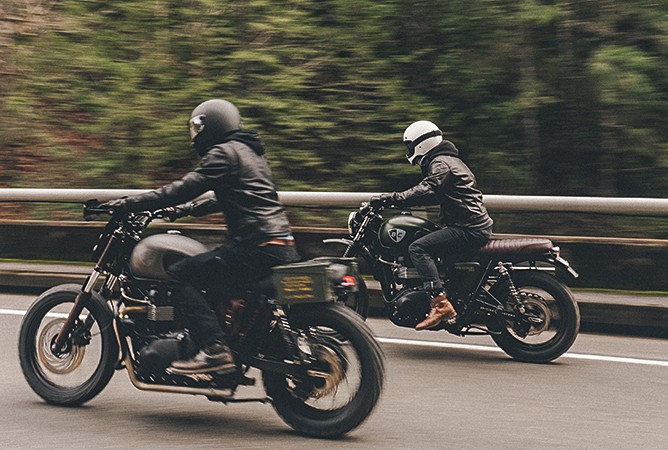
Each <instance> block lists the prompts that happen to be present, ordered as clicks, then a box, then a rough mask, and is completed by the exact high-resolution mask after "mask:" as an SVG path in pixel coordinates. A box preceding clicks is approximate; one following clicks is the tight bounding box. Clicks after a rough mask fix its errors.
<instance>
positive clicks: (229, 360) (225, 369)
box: [169, 340, 236, 375]
mask: <svg viewBox="0 0 668 450" xmlns="http://www.w3.org/2000/svg"><path fill="white" fill-rule="evenodd" d="M235 370H236V365H235V364H234V357H233V356H232V352H231V351H230V349H229V347H228V346H227V345H226V344H225V342H223V341H221V340H217V341H215V342H213V343H212V344H208V345H205V346H204V347H203V348H202V349H201V350H200V351H199V353H197V354H196V355H195V356H193V357H192V358H190V359H184V360H180V361H174V362H173V363H172V365H171V367H170V368H169V371H170V372H171V373H176V374H181V375H190V374H199V373H210V372H216V373H219V374H226V373H232V372H234V371H235Z"/></svg>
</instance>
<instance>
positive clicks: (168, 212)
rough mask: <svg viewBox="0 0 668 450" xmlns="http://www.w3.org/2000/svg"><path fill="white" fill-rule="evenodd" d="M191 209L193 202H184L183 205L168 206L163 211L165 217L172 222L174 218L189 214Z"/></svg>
mask: <svg viewBox="0 0 668 450" xmlns="http://www.w3.org/2000/svg"><path fill="white" fill-rule="evenodd" d="M192 210H193V204H192V203H186V204H185V205H179V206H169V207H167V208H165V209H164V210H163V211H164V212H165V217H166V218H167V219H169V221H170V222H174V221H175V220H176V219H180V218H181V217H185V216H189V215H190V214H191V213H192Z"/></svg>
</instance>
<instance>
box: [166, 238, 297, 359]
mask: <svg viewBox="0 0 668 450" xmlns="http://www.w3.org/2000/svg"><path fill="white" fill-rule="evenodd" d="M298 260H299V255H298V253H297V250H296V249H295V247H294V246H287V245H266V246H263V247H260V246H248V245H244V244H239V243H236V242H230V243H229V244H226V245H224V246H222V247H219V248H217V249H215V250H212V251H210V252H206V253H202V254H200V255H196V256H192V257H189V258H184V259H182V260H180V261H178V262H177V263H175V264H173V265H171V266H170V267H169V268H168V269H167V275H168V276H169V279H168V283H169V284H170V285H171V287H172V288H173V289H175V291H176V292H178V293H180V298H181V301H182V303H183V307H182V310H183V313H184V315H185V317H186V320H187V324H188V326H189V330H190V332H191V336H192V337H193V339H194V340H195V342H196V343H197V344H198V345H199V346H200V347H204V346H206V345H209V344H212V343H213V342H215V341H219V340H223V338H224V335H225V333H224V332H223V329H222V328H221V326H220V323H219V322H218V317H217V315H216V313H215V312H214V310H213V309H212V307H211V305H209V303H208V302H207V300H206V299H205V298H204V296H203V295H202V292H201V291H202V290H205V289H215V290H216V291H221V292H225V293H228V294H234V293H239V292H240V289H243V287H244V286H247V285H249V284H251V283H253V282H257V281H260V280H262V279H264V278H266V277H268V276H269V275H271V272H272V271H271V268H272V267H274V266H277V265H281V264H288V263H292V262H296V261H298Z"/></svg>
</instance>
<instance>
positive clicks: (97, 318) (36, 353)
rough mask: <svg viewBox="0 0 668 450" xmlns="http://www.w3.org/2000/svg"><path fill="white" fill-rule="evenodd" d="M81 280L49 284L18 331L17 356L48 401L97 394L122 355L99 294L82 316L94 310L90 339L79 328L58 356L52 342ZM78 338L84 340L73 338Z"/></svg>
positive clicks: (70, 401)
mask: <svg viewBox="0 0 668 450" xmlns="http://www.w3.org/2000/svg"><path fill="white" fill-rule="evenodd" d="M79 290H80V286H79V285H76V284H66V285H61V286H56V287H54V288H52V289H49V290H48V291H46V292H45V293H43V294H42V295H40V296H39V298H37V300H36V301H35V302H34V303H33V304H32V305H31V306H30V308H29V309H28V311H27V312H26V315H25V316H24V318H23V322H22V323H21V329H20V332H19V360H20V362H21V369H22V370H23V375H24V376H25V379H26V381H27V382H28V384H29V385H30V387H31V388H32V389H33V390H34V391H35V393H36V394H37V395H39V396H40V397H42V398H43V399H44V400H45V401H46V402H47V403H50V404H53V405H60V406H77V405H81V404H83V403H85V402H87V401H88V400H90V399H92V398H93V397H95V396H96V395H97V394H99V393H100V391H102V389H104V387H105V386H106V385H107V384H108V383H109V380H110V379H111V377H112V375H113V374H114V367H115V363H116V359H117V357H118V343H117V341H116V337H115V335H114V332H113V325H112V321H113V316H112V313H111V310H110V309H109V307H108V306H107V305H106V304H105V303H104V301H103V300H102V299H100V298H99V297H96V296H95V295H94V296H93V297H92V298H91V299H90V301H89V302H88V305H86V307H85V308H84V309H83V311H82V313H81V315H80V316H79V318H80V319H79V321H78V323H81V324H82V323H83V322H84V321H85V319H86V318H87V317H88V316H89V315H92V317H93V319H94V323H93V324H92V327H91V328H90V334H91V336H90V339H89V340H88V342H87V343H86V342H85V341H86V338H85V336H82V335H81V334H79V335H75V334H73V336H74V337H72V336H71V337H70V338H68V340H67V341H66V346H67V351H66V352H65V353H64V354H63V355H59V356H56V355H54V354H53V353H52V352H51V351H50V344H51V342H52V341H53V339H54V338H55V336H56V335H57V333H58V332H59V331H60V328H61V327H62V324H63V323H64V322H65V319H66V317H67V314H68V313H69V311H70V310H71V308H72V306H73V305H74V299H75V298H76V296H77V294H78V292H79ZM77 339H79V340H80V342H75V341H76V340H77Z"/></svg>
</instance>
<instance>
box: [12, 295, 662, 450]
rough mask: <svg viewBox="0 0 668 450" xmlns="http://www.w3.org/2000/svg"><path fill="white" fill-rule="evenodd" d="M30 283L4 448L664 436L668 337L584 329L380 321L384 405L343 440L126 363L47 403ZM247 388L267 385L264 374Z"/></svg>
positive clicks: (487, 443)
mask: <svg viewBox="0 0 668 450" xmlns="http://www.w3.org/2000/svg"><path fill="white" fill-rule="evenodd" d="M30 300H31V297H27V296H18V295H0V335H1V336H2V338H3V339H2V342H4V345H3V346H1V347H0V361H1V362H2V364H0V392H1V394H0V448H3V449H4V448H7V449H16V448H31V449H35V448H49V449H72V448H74V449H78V448H101V449H106V448H140V449H172V448H240V449H252V448H267V447H271V448H272V449H282V448H285V449H288V448H289V449H307V448H308V449H311V448H316V447H322V448H327V449H330V448H332V449H349V448H364V449H376V448H377V449H381V448H382V449H408V448H453V449H461V448H472V449H511V448H512V449H529V448H531V449H533V448H557V449H583V448H587V449H598V448H600V449H611V448H615V449H627V448H628V449H638V448H643V449H665V448H666V445H667V444H666V442H668V428H667V427H666V423H667V421H666V418H667V412H666V411H667V410H668V340H660V339H650V338H633V337H619V336H616V337H613V336H603V335H592V334H581V335H580V336H579V337H578V339H577V341H576V343H575V345H574V347H573V348H572V349H571V351H570V352H569V353H567V354H566V355H564V356H563V357H561V358H560V359H558V360H557V361H555V362H553V363H551V364H547V365H533V364H524V363H518V362H515V361H512V360H511V359H510V358H508V357H507V356H505V354H503V353H502V352H500V351H498V350H497V349H496V347H494V344H493V343H492V341H491V339H489V338H487V337H480V338H468V337H467V338H463V339H462V338H457V337H453V336H449V335H446V334H443V333H442V332H439V333H433V332H422V333H416V332H414V331H412V330H406V329H400V328H397V327H394V326H392V325H391V324H390V323H389V322H388V321H384V320H382V319H371V320H370V325H371V327H372V329H373V330H374V332H375V333H376V335H377V336H378V337H379V339H380V340H381V342H382V347H383V350H384V352H385V356H386V358H387V361H386V367H387V383H386V390H385V392H384V395H383V397H382V399H381V402H380V403H379V405H378V407H377V408H376V410H375V411H374V414H373V415H372V416H371V417H370V418H369V419H368V420H367V422H365V423H364V424H363V425H362V426H361V427H360V428H359V429H357V430H355V431H354V432H352V433H351V434H349V435H348V436H347V437H345V438H344V439H341V440H337V441H329V440H328V441H321V440H314V439H309V438H304V437H302V436H299V435H296V434H295V433H293V432H292V431H291V429H290V428H289V427H288V426H287V425H285V424H284V423H283V422H282V421H281V420H280V418H279V417H278V416H277V415H276V414H275V413H274V411H273V409H272V408H271V407H270V406H269V405H266V404H260V403H250V404H234V405H221V404H217V403H211V402H209V401H207V400H206V399H204V398H200V397H193V396H183V395H177V394H161V393H149V392H143V391H138V390H136V389H135V388H133V387H132V386H131V384H130V382H129V380H128V378H127V375H126V374H125V373H123V372H118V373H116V374H115V376H114V378H113V379H112V381H111V383H110V384H109V386H107V388H106V389H105V390H104V391H103V392H102V393H101V394H100V395H99V396H98V397H96V398H95V399H93V400H92V401H91V402H89V403H88V404H87V405H85V406H83V407H79V408H58V407H51V406H48V405H46V404H44V403H43V402H42V401H41V400H40V399H39V398H38V397H37V396H36V395H35V394H34V393H33V392H32V391H31V390H30V388H29V387H28V385H27V384H26V382H25V381H24V379H23V377H22V374H21V370H20V367H19V363H18V358H17V353H16V348H17V345H16V343H17V336H18V328H19V325H20V322H21V311H23V310H25V308H26V307H27V306H28V304H29V302H30ZM247 389H248V395H252V394H253V393H255V394H261V391H260V390H259V387H253V388H247Z"/></svg>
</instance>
